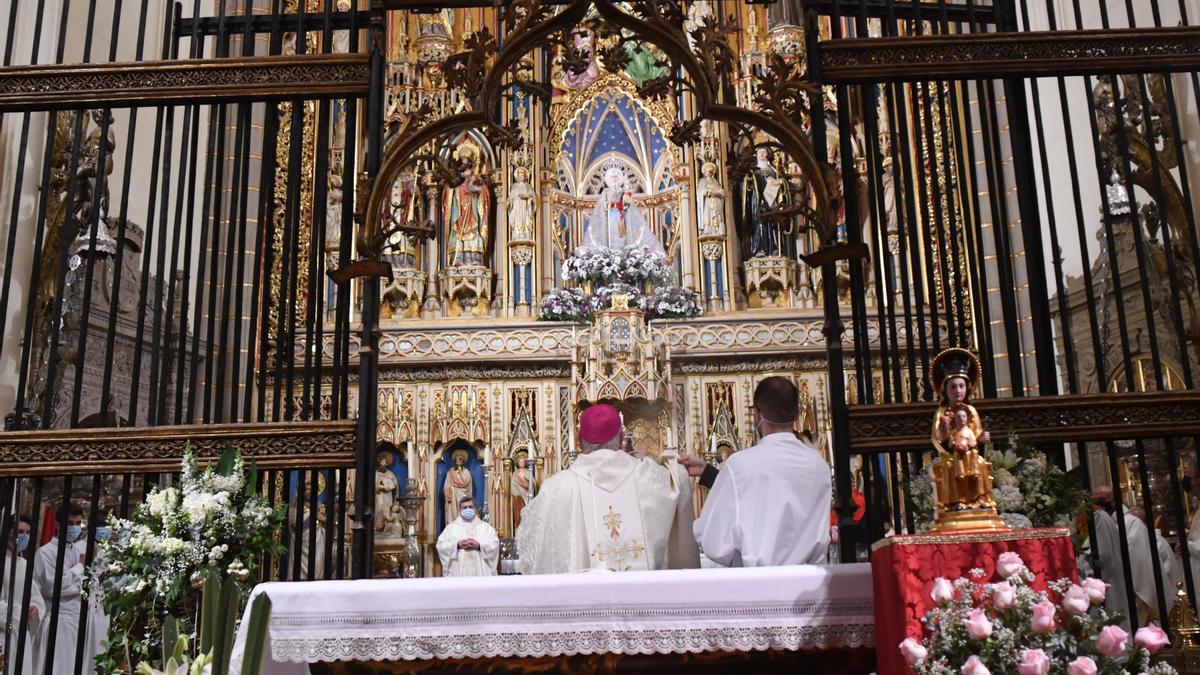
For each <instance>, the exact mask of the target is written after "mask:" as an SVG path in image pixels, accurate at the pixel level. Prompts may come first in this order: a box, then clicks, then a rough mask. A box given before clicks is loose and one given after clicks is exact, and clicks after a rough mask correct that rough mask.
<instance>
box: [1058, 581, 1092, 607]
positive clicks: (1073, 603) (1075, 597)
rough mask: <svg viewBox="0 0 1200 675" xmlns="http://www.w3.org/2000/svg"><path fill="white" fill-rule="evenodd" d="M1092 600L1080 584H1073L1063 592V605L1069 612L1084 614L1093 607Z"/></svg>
mask: <svg viewBox="0 0 1200 675" xmlns="http://www.w3.org/2000/svg"><path fill="white" fill-rule="evenodd" d="M1091 605H1092V601H1091V599H1089V598H1088V595H1087V593H1086V592H1085V591H1084V590H1083V588H1081V587H1080V586H1076V585H1072V586H1071V587H1070V588H1068V589H1067V592H1066V593H1063V597H1062V607H1063V609H1065V610H1067V613H1068V614H1083V613H1085V612H1087V611H1088V607H1091Z"/></svg>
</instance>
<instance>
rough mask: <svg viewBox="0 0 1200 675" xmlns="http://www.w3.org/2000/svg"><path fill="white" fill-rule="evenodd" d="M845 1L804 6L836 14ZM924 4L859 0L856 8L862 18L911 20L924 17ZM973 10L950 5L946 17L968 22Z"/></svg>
mask: <svg viewBox="0 0 1200 675" xmlns="http://www.w3.org/2000/svg"><path fill="white" fill-rule="evenodd" d="M845 1H846V0H806V2H805V3H804V7H805V9H808V10H812V11H814V12H816V13H817V14H820V15H834V14H836V13H837V12H838V11H839V8H840V6H841V5H842V4H843V3H845ZM924 4H925V3H923V2H896V1H895V0H858V2H857V3H856V9H857V11H858V14H859V17H860V18H863V17H866V18H872V19H885V20H887V21H891V22H895V21H896V20H904V21H910V20H919V19H922V18H924V16H925V11H926V10H925V8H924V6H923V5H924ZM973 12H974V10H973V9H972V8H971V7H968V6H965V5H958V4H954V5H948V6H947V7H946V13H945V17H946V19H948V20H951V21H961V22H967V21H970V20H971V19H972V17H973Z"/></svg>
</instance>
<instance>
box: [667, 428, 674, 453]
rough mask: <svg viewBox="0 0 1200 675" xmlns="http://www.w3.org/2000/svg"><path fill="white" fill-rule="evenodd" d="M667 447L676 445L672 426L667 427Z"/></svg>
mask: <svg viewBox="0 0 1200 675" xmlns="http://www.w3.org/2000/svg"><path fill="white" fill-rule="evenodd" d="M667 447H668V448H673V447H675V437H674V436H672V435H671V427H669V426H668V427H667Z"/></svg>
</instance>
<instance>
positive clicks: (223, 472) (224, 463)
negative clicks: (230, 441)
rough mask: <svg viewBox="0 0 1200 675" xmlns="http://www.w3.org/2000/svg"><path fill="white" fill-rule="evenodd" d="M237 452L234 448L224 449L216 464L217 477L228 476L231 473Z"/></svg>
mask: <svg viewBox="0 0 1200 675" xmlns="http://www.w3.org/2000/svg"><path fill="white" fill-rule="evenodd" d="M237 457H238V451H237V448H235V447H232V446H230V447H228V448H225V452H224V454H222V455H221V461H219V462H217V475H219V476H228V475H230V474H232V473H233V467H234V464H235V463H236V462H237Z"/></svg>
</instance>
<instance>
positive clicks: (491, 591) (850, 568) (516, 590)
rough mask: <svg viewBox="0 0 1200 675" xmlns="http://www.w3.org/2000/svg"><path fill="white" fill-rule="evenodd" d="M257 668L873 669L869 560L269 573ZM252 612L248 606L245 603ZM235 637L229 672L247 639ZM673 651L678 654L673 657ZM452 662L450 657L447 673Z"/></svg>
mask: <svg viewBox="0 0 1200 675" xmlns="http://www.w3.org/2000/svg"><path fill="white" fill-rule="evenodd" d="M259 595H266V596H268V597H269V598H270V600H271V618H270V622H269V628H268V633H269V634H268V636H267V644H266V648H265V656H264V663H263V671H262V672H263V675H290V674H293V673H297V674H298V673H305V672H308V668H309V664H324V665H322V666H315V667H314V672H315V671H316V670H321V671H322V672H325V671H328V672H339V666H338V665H337V664H342V666H341V668H344V669H345V672H356V671H358V670H359V667H358V666H353V667H352V666H351V664H363V663H367V662H370V663H374V664H375V668H373V669H374V670H376V671H379V666H380V664H381V663H382V664H384V665H385V666H386V665H387V664H388V663H391V665H390V666H387V667H386V668H385V669H384V670H383V671H382V672H396V671H397V670H401V671H416V670H420V666H421V665H423V664H426V665H433V664H434V663H438V662H451V661H453V662H454V663H456V664H458V665H459V666H461V665H462V664H464V663H470V661H471V660H473V659H486V660H488V661H487V662H493V661H494V660H496V659H500V660H506V659H507V660H511V659H522V660H523V659H533V660H541V661H540V663H545V659H546V658H547V657H564V658H565V657H576V656H587V655H615V656H648V657H653V656H654V655H676V656H679V655H693V657H692V658H697V657H701V656H704V655H711V656H717V655H721V654H726V655H729V654H736V655H737V656H736V657H735V658H738V659H742V662H743V663H744V659H745V658H746V656H751V655H753V656H756V657H763V656H764V655H766V654H773V655H779V654H781V653H785V654H804V653H808V654H810V655H818V656H819V655H820V654H821V653H825V652H831V651H832V652H837V653H839V655H841V654H847V655H850V660H849V661H846V660H845V659H844V658H843V657H842V656H839V660H842V661H844V663H850V662H853V663H857V664H861V665H860V666H859V668H861V669H858V670H854V669H851V670H842V672H869V671H870V670H872V669H873V667H874V658H873V654H872V653H871V649H872V647H873V644H874V618H873V616H874V615H873V600H872V595H873V592H872V585H871V569H870V566H869V565H867V564H865V563H863V564H852V565H832V566H819V565H799V566H790V567H771V568H740V569H704V570H671V571H654V572H625V573H616V574H604V573H585V574H570V575H567V574H554V575H540V576H513V577H473V578H443V579H406V580H399V579H396V580H384V579H374V580H362V581H315V582H291V583H266V584H261V585H259V586H258V587H256V588H255V589H254V592H253V594H252V597H251V602H250V605H248V606H252V605H253V600H254V598H255V597H257V596H259ZM247 611H248V610H247ZM245 625H246V622H245V621H243V623H242V626H243V627H242V628H241V629H240V631H239V633H238V636H237V643H236V645H235V651H234V662H235V669H234V670H235V672H236V670H237V664H238V663H240V660H241V655H242V649H243V645H244V644H245V641H246V635H245ZM679 658H683V657H682V656H679ZM458 669H461V668H456V670H458Z"/></svg>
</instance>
